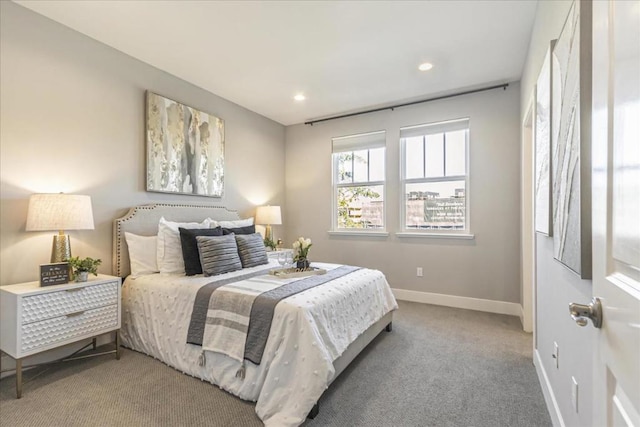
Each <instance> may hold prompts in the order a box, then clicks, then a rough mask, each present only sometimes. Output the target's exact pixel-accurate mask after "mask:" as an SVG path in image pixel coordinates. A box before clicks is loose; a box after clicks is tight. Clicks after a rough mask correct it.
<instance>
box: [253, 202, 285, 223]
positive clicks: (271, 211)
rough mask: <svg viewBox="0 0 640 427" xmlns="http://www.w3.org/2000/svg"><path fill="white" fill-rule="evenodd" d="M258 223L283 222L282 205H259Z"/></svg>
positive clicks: (257, 211)
mask: <svg viewBox="0 0 640 427" xmlns="http://www.w3.org/2000/svg"><path fill="white" fill-rule="evenodd" d="M256 224H265V225H280V224H282V214H281V212H280V206H258V209H256Z"/></svg>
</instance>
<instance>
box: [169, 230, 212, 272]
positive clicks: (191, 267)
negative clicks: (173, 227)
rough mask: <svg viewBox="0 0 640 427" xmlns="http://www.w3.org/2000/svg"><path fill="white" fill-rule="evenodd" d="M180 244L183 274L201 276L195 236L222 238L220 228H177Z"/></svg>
mask: <svg viewBox="0 0 640 427" xmlns="http://www.w3.org/2000/svg"><path fill="white" fill-rule="evenodd" d="M178 231H180V242H181V243H182V258H183V260H184V272H185V273H186V274H187V276H194V275H196V274H202V265H201V264H200V253H199V252H198V241H197V240H196V236H222V228H220V227H216V228H194V229H188V228H183V227H178Z"/></svg>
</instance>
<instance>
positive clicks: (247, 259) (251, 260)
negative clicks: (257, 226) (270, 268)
mask: <svg viewBox="0 0 640 427" xmlns="http://www.w3.org/2000/svg"><path fill="white" fill-rule="evenodd" d="M236 242H237V244H238V253H239V254H240V260H241V261H242V268H248V267H255V266H256V265H262V264H268V263H269V258H267V251H266V250H265V248H264V241H263V240H262V236H261V235H260V233H255V234H236Z"/></svg>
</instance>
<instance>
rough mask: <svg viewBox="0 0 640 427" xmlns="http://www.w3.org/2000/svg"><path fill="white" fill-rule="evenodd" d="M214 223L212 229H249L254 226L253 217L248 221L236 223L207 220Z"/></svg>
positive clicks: (241, 220)
mask: <svg viewBox="0 0 640 427" xmlns="http://www.w3.org/2000/svg"><path fill="white" fill-rule="evenodd" d="M207 219H209V220H210V221H211V222H212V224H213V225H212V227H214V228H215V227H222V228H239V227H248V226H250V225H253V217H251V218H247V219H238V220H235V221H215V220H213V219H210V218H207Z"/></svg>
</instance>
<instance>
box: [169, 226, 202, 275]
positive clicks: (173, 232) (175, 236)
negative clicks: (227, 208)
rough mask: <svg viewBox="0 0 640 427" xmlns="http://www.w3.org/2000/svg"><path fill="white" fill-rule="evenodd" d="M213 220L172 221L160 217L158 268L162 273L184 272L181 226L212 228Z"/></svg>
mask: <svg viewBox="0 0 640 427" xmlns="http://www.w3.org/2000/svg"><path fill="white" fill-rule="evenodd" d="M210 224H211V220H210V219H208V218H207V219H205V220H204V221H203V222H171V221H167V220H166V219H164V217H162V218H160V223H159V224H158V255H157V257H158V268H159V269H160V273H182V274H184V260H183V259H182V245H181V244H180V232H179V231H178V228H179V227H182V228H189V229H192V228H211V227H210Z"/></svg>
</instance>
